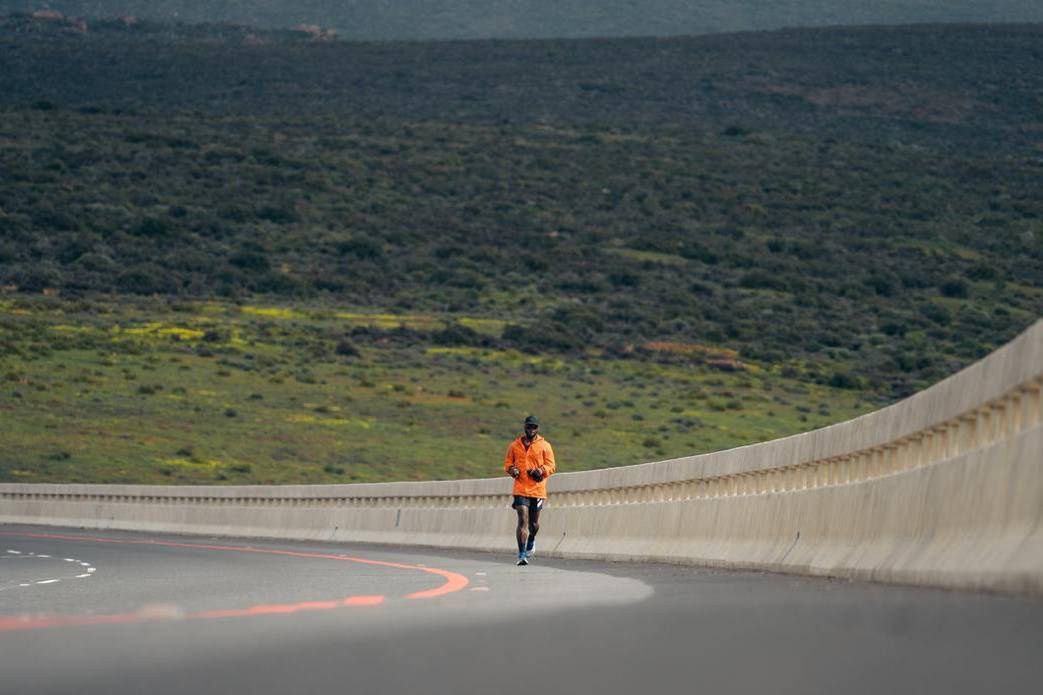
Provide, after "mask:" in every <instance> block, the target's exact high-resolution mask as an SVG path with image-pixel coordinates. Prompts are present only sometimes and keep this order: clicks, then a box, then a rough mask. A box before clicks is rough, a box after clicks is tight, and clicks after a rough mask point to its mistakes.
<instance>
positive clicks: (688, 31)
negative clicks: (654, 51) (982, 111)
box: [0, 0, 1043, 41]
mask: <svg viewBox="0 0 1043 695" xmlns="http://www.w3.org/2000/svg"><path fill="white" fill-rule="evenodd" d="M41 8H47V9H54V10H58V11H60V12H63V13H64V14H66V15H70V16H75V17H88V18H112V17H117V16H122V15H132V16H136V17H138V18H141V19H148V20H160V21H168V22H171V21H177V22H185V23H193V24H194V23H203V22H235V23H239V24H249V25H254V26H259V27H263V28H290V27H294V26H297V25H299V24H302V23H303V24H317V25H320V26H322V27H327V28H333V29H335V30H336V31H337V32H338V33H339V34H340V35H341V36H343V37H345V38H350V39H353V40H362V41H387V40H442V39H488V38H511V39H534V38H593V37H620V36H679V35H694V34H709V33H717V32H735V31H755V30H765V29H779V28H783V27H811V26H836V25H854V24H908V23H934V22H1003V23H1011V22H1039V21H1043V6H1041V5H1040V4H1039V3H1038V2H1036V0H990V2H980V0H874V2H869V3H867V2H859V1H857V0H699V1H698V2H692V1H691V0H641V1H640V2H634V1H633V0H523V1H521V2H519V1H518V0H395V1H394V2H387V1H386V0H347V1H345V0H295V1H294V2H290V0H249V1H247V0H165V1H164V2H160V3H157V2H153V1H150V0H0V12H32V11H35V10H39V9H41Z"/></svg>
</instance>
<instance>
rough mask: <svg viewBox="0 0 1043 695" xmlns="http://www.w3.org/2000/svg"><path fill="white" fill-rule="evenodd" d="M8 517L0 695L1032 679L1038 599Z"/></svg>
mask: <svg viewBox="0 0 1043 695" xmlns="http://www.w3.org/2000/svg"><path fill="white" fill-rule="evenodd" d="M509 543H510V539H506V540H505V548H506V550H505V552H504V553H502V554H492V553H472V552H463V551H442V550H430V549H404V548H390V547H376V546H364V545H344V544H326V543H309V542H293V541H261V540H254V539H249V540H246V539H223V538H211V537H189V536H171V535H158V534H142V533H125V532H115V531H105V532H99V531H81V530H74V529H54V528H46V527H32V526H0V692H2V693H4V694H5V695H6V694H7V693H12V694H14V693H18V694H23V693H33V694H41V695H42V694H46V693H105V694H107V695H115V694H120V693H150V694H163V693H179V694H182V695H183V694H184V693H189V694H191V695H198V694H203V693H322V692H330V693H417V692H425V693H498V694H502V693H526V694H530V693H532V692H534V691H536V692H540V691H542V692H549V693H557V692H562V693H565V692H568V693H599V694H608V695H611V694H614V693H628V694H632V693H635V692H637V693H640V694H641V695H648V694H649V693H668V692H670V693H672V692H678V691H687V692H698V693H753V692H761V693H838V694H839V693H843V694H845V695H848V694H854V693H872V694H873V695H879V694H881V693H945V694H947V695H949V694H953V693H983V692H988V693H990V694H995V693H1038V692H1040V689H1041V687H1043V685H1041V684H1043V651H1041V647H1040V645H1041V644H1043V601H1039V600H1030V599H1019V598H1010V597H1002V596H990V595H980V594H971V593H963V592H948V591H935V590H926V589H915V588H907V587H894V586H881V585H873V584H863V583H852V582H841V581H831V580H824V579H808V578H798V577H792V576H782V575H771V574H758V573H749V572H724V571H716V570H707V569H700V568H694V567H680V566H672V565H657V564H647V565H645V564H629V563H604V562H585V561H567V560H557V559H548V558H540V557H539V555H537V558H536V560H535V562H534V564H532V565H530V566H529V567H516V566H515V565H514V557H513V553H512V552H511V551H510V548H509Z"/></svg>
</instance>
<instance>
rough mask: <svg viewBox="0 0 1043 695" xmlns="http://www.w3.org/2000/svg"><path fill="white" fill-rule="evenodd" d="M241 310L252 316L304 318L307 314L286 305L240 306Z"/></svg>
mask: <svg viewBox="0 0 1043 695" xmlns="http://www.w3.org/2000/svg"><path fill="white" fill-rule="evenodd" d="M239 311H240V312H242V313H244V314H250V315H252V316H264V317H265V318H269V319H303V318H304V317H305V316H304V314H302V313H301V312H299V311H295V310H293V309H288V308H286V307H276V306H268V307H261V306H244V307H239Z"/></svg>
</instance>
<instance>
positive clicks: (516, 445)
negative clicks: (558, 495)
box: [503, 434, 558, 499]
mask: <svg viewBox="0 0 1043 695" xmlns="http://www.w3.org/2000/svg"><path fill="white" fill-rule="evenodd" d="M511 466H517V467H518V470H519V471H521V475H519V476H518V477H517V478H515V480H514V492H513V493H512V494H515V495H522V496H524V497H539V498H541V499H547V478H549V477H551V476H552V475H553V474H554V471H556V470H557V468H558V466H557V464H556V463H554V450H553V449H551V447H550V442H548V441H547V440H546V439H544V438H543V437H541V436H540V435H538V434H537V435H536V438H535V439H533V440H532V443H531V444H530V445H529V448H528V449H526V448H525V435H521V436H519V437H518V438H517V439H515V440H514V441H513V442H511V445H510V446H508V447H507V455H506V456H504V458H503V471H504V473H507V475H510V470H511ZM533 468H542V469H543V480H541V481H539V482H536V481H535V480H533V479H532V478H530V477H529V470H531V469H533Z"/></svg>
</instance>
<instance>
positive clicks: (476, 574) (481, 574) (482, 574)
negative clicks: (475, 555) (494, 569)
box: [474, 572, 486, 577]
mask: <svg viewBox="0 0 1043 695" xmlns="http://www.w3.org/2000/svg"><path fill="white" fill-rule="evenodd" d="M474 574H475V576H476V577H484V576H486V573H485V572H475V573H474Z"/></svg>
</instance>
